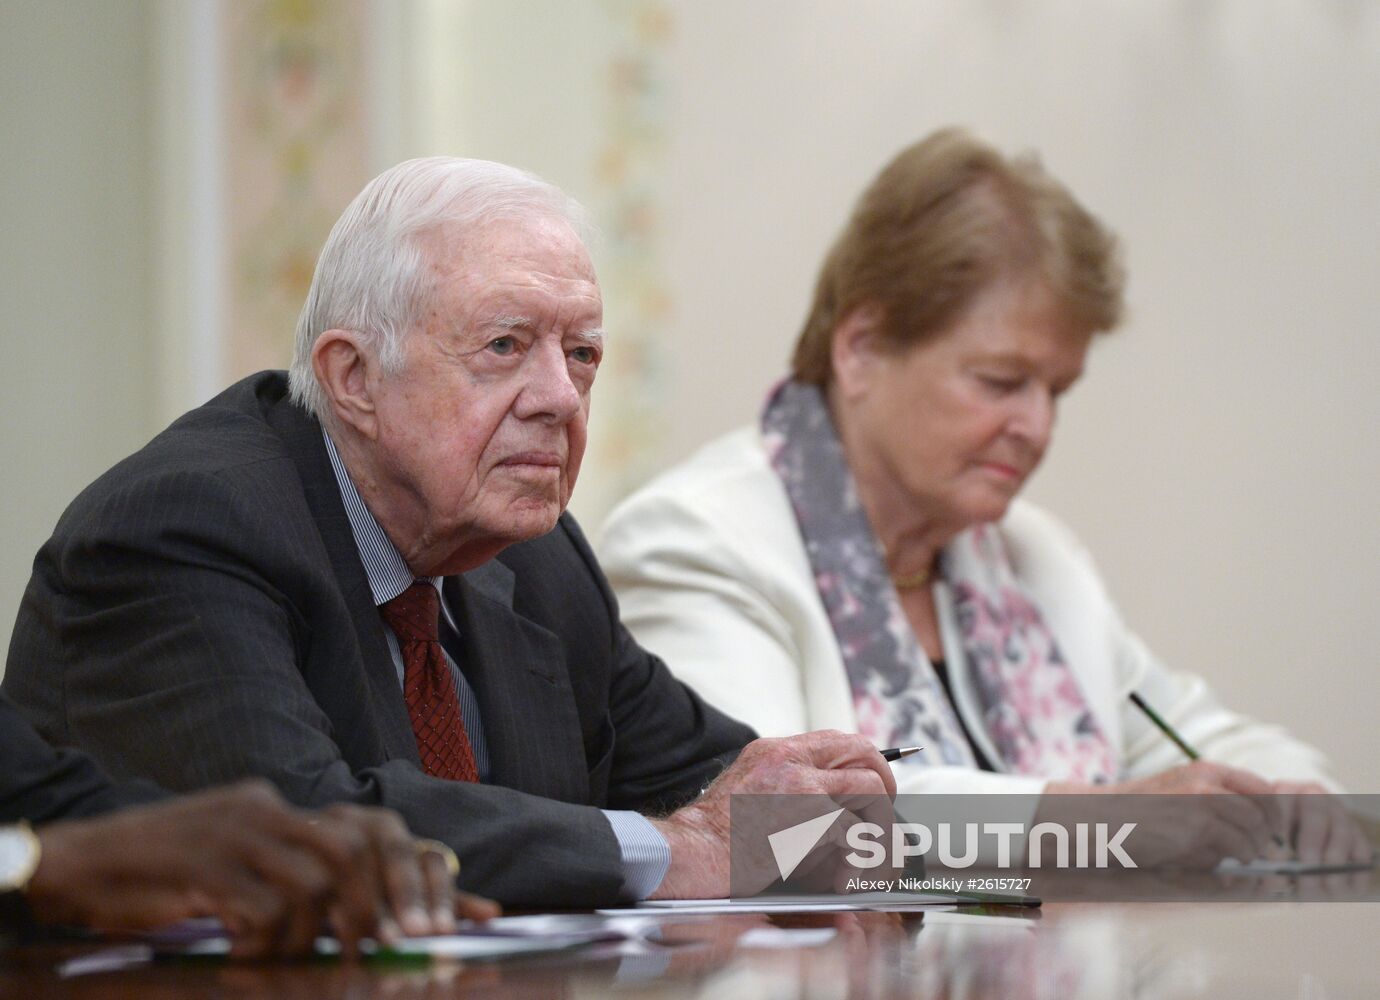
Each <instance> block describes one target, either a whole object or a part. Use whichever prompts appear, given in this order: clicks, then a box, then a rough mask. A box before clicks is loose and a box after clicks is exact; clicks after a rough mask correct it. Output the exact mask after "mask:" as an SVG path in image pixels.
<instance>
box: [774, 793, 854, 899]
mask: <svg viewBox="0 0 1380 1000" xmlns="http://www.w3.org/2000/svg"><path fill="white" fill-rule="evenodd" d="M842 812H843V810H842V809H835V810H834V811H833V812H831V813H825V814H824V815H823V816H816V817H815V818H814V819H807V820H806V821H805V822H804V823H797V824H796V825H795V826H788V827H786V829H784V830H778V831H777V832H776V833H773V834H769V835H768V836H767V843H769V844H771V853H772V854H773V855H774V856H775V857H776V870H777V871H779V872H780V873H781V881H783V882H784V881H786V879H788V878H790V877H791V872H793V871H795V870H796V868H797V867H798V866H799V865H800V862H802V861H804V860H805V855H807V854H809V853H810V852H811V851H813V850H814V849H815V845H816V844H818V843H819V842H820V840H821V839H823V837H824V833H825V831H826V830H828V829H829V826H830V825H831V824H832V823H833V822H834V820H836V819H838V818H839V814H840V813H842Z"/></svg>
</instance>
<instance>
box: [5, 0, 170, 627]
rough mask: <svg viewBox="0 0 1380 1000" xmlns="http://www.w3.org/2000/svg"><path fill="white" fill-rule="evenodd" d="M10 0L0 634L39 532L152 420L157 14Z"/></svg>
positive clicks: (145, 8) (9, 620) (129, 6)
mask: <svg viewBox="0 0 1380 1000" xmlns="http://www.w3.org/2000/svg"><path fill="white" fill-rule="evenodd" d="M61 6H62V13H63V15H64V16H61V17H55V16H53V14H54V5H53V4H51V3H47V2H44V0H32V2H29V0H6V2H5V3H3V4H0V95H3V99H0V150H4V160H5V172H4V177H3V183H0V220H3V221H0V303H4V309H3V313H0V316H2V317H3V318H0V338H3V340H2V341H0V343H3V347H2V348H0V357H3V365H0V427H3V428H4V433H3V434H0V468H3V469H4V470H5V473H4V481H5V494H6V495H5V501H4V510H5V516H4V517H3V519H0V643H3V646H4V648H8V646H9V636H10V629H11V627H12V625H13V623H14V614H15V610H16V609H17V607H18V604H19V598H20V595H21V594H22V593H23V589H24V584H25V582H26V581H27V580H28V576H29V566H30V563H31V562H32V561H33V556H34V553H35V552H36V551H37V549H38V546H39V544H40V543H41V542H42V541H43V540H44V539H45V538H46V537H47V536H48V534H49V532H51V531H52V528H53V524H54V523H55V522H56V521H57V517H58V515H59V513H61V511H62V509H63V508H64V507H65V506H66V505H67V503H68V502H69V501H70V500H71V499H72V497H73V496H75V495H76V493H77V491H78V490H79V489H81V488H82V487H83V486H85V485H86V483H87V482H88V481H90V480H91V479H92V478H93V477H94V476H95V475H96V474H98V473H99V472H101V471H102V470H104V469H105V468H106V467H108V466H109V465H111V464H112V463H114V462H115V461H116V460H117V459H118V458H120V457H122V456H123V455H125V454H127V453H128V452H129V451H131V450H132V449H133V448H135V447H136V446H137V445H138V444H140V443H141V442H142V441H143V440H144V439H145V438H146V437H147V436H148V434H149V433H150V432H151V431H152V430H153V420H154V405H153V403H152V399H153V394H154V391H155V390H154V385H153V378H152V376H151V374H150V371H151V360H152V359H151V357H150V350H151V348H150V343H151V340H150V338H151V332H150V328H151V322H152V317H153V307H152V295H153V279H152V275H151V273H150V271H151V260H152V255H151V250H150V239H151V232H152V227H151V222H150V218H151V204H152V196H151V181H150V166H151V164H150V161H149V130H150V127H151V123H150V115H149V108H150V107H151V101H150V99H149V95H150V88H151V86H152V79H151V76H150V74H149V70H148V64H149V56H150V51H149V34H148V29H149V19H150V16H151V8H150V6H149V5H147V4H143V3H125V4H119V5H117V4H112V3H106V2H103V0H69V2H66V3H64V4H62V5H61Z"/></svg>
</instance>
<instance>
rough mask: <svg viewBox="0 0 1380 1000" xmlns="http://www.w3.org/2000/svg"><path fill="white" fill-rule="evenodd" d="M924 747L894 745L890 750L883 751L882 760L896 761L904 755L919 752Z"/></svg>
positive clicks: (907, 755)
mask: <svg viewBox="0 0 1380 1000" xmlns="http://www.w3.org/2000/svg"><path fill="white" fill-rule="evenodd" d="M923 749H925V748H924V747H892V748H891V749H890V750H883V751H881V754H882V760H885V761H890V762H892V763H895V762H896V761H898V760H900V759H901V758H902V757H909V756H910V755H911V754H913V753H919V752H920V751H921V750H923Z"/></svg>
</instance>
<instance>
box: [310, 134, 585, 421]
mask: <svg viewBox="0 0 1380 1000" xmlns="http://www.w3.org/2000/svg"><path fill="white" fill-rule="evenodd" d="M533 216H534V217H538V218H540V217H552V218H557V219H561V220H563V221H565V222H567V223H569V224H570V226H571V227H572V228H574V229H575V231H576V233H577V234H578V235H579V236H580V238H581V239H587V237H588V234H589V224H588V221H587V215H586V213H585V210H584V208H582V207H581V206H580V205H579V203H578V202H576V201H575V200H574V199H573V198H571V197H569V196H568V195H566V194H565V193H564V192H563V191H561V190H560V189H559V188H557V187H555V186H554V185H552V184H548V183H547V182H546V181H544V180H542V179H541V178H539V177H537V176H536V175H535V174H530V173H528V172H526V171H525V170H519V169H517V168H516V167H509V166H506V165H504V164H502V163H491V162H489V161H488V160H464V159H458V158H456V157H450V156H431V157H426V158H424V159H418V160H405V161H404V162H402V163H399V164H398V165H397V166H395V167H392V168H390V169H388V170H385V171H384V172H383V173H381V174H379V175H378V176H377V177H375V178H374V179H373V180H372V181H370V182H369V183H368V184H367V185H365V187H364V190H363V191H361V192H360V193H359V194H358V195H357V196H356V197H355V200H354V201H352V202H351V203H350V206H349V208H347V209H345V212H344V214H342V215H341V216H340V218H339V219H337V220H336V223H335V226H334V227H333V228H332V229H331V234H330V236H328V237H327V238H326V245H325V246H324V247H323V248H322V249H321V256H320V257H319V258H317V261H316V273H315V274H314V275H312V279H311V290H310V291H308V292H307V301H306V302H305V303H304V304H303V306H302V313H301V315H300V316H299V317H298V318H297V334H296V347H295V349H294V352H293V358H292V367H291V368H290V369H289V371H288V387H289V391H290V394H291V397H292V400H293V402H294V403H296V404H297V405H299V406H301V407H304V408H305V409H307V410H310V411H311V412H312V413H315V414H316V416H317V417H318V418H319V419H320V420H322V421H323V422H324V421H326V419H327V417H328V415H329V414H328V412H327V410H328V408H327V405H326V395H325V393H324V392H323V391H322V389H321V386H320V385H319V384H318V383H317V381H316V373H315V372H314V371H313V369H312V360H311V357H312V349H313V347H314V346H315V345H316V338H317V337H319V336H321V334H322V333H324V332H325V331H327V330H335V329H340V330H353V331H355V332H356V333H358V334H360V335H361V336H363V337H364V338H365V344H366V347H367V348H369V349H372V350H373V352H374V356H375V357H376V358H377V359H378V361H379V363H380V365H381V366H382V367H383V370H384V371H385V372H388V373H396V372H397V371H399V370H400V369H401V368H402V364H403V347H402V339H403V335H404V334H405V333H406V332H407V331H408V330H409V329H410V328H411V327H412V326H413V324H414V323H415V321H416V319H417V313H418V308H419V306H420V305H421V304H422V303H423V302H424V300H425V297H426V295H427V293H428V292H429V291H430V287H429V285H428V282H427V274H426V270H427V269H426V263H427V262H426V257H425V248H424V246H423V242H424V237H425V236H426V235H427V234H429V233H432V232H434V231H435V230H437V229H439V228H440V227H442V226H446V227H451V226H454V227H456V228H458V229H459V230H460V231H461V232H462V233H463V232H465V231H467V230H474V229H478V228H480V227H482V226H484V225H486V224H487V223H489V222H491V221H493V220H495V219H498V218H523V217H533Z"/></svg>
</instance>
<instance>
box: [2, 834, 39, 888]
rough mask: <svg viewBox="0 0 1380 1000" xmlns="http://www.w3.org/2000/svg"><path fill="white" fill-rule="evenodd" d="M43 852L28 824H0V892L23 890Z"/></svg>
mask: <svg viewBox="0 0 1380 1000" xmlns="http://www.w3.org/2000/svg"><path fill="white" fill-rule="evenodd" d="M42 853H43V849H42V847H41V846H40V845H39V842H38V837H37V836H36V835H35V834H34V831H33V830H32V829H31V828H30V827H29V824H28V823H26V822H24V821H23V820H20V821H19V822H18V823H15V824H14V825H13V826H0V892H23V891H24V889H25V888H26V887H27V886H28V884H29V879H31V878H33V877H34V871H35V870H36V869H37V868H38V859H39V856H40V855H41V854H42Z"/></svg>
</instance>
